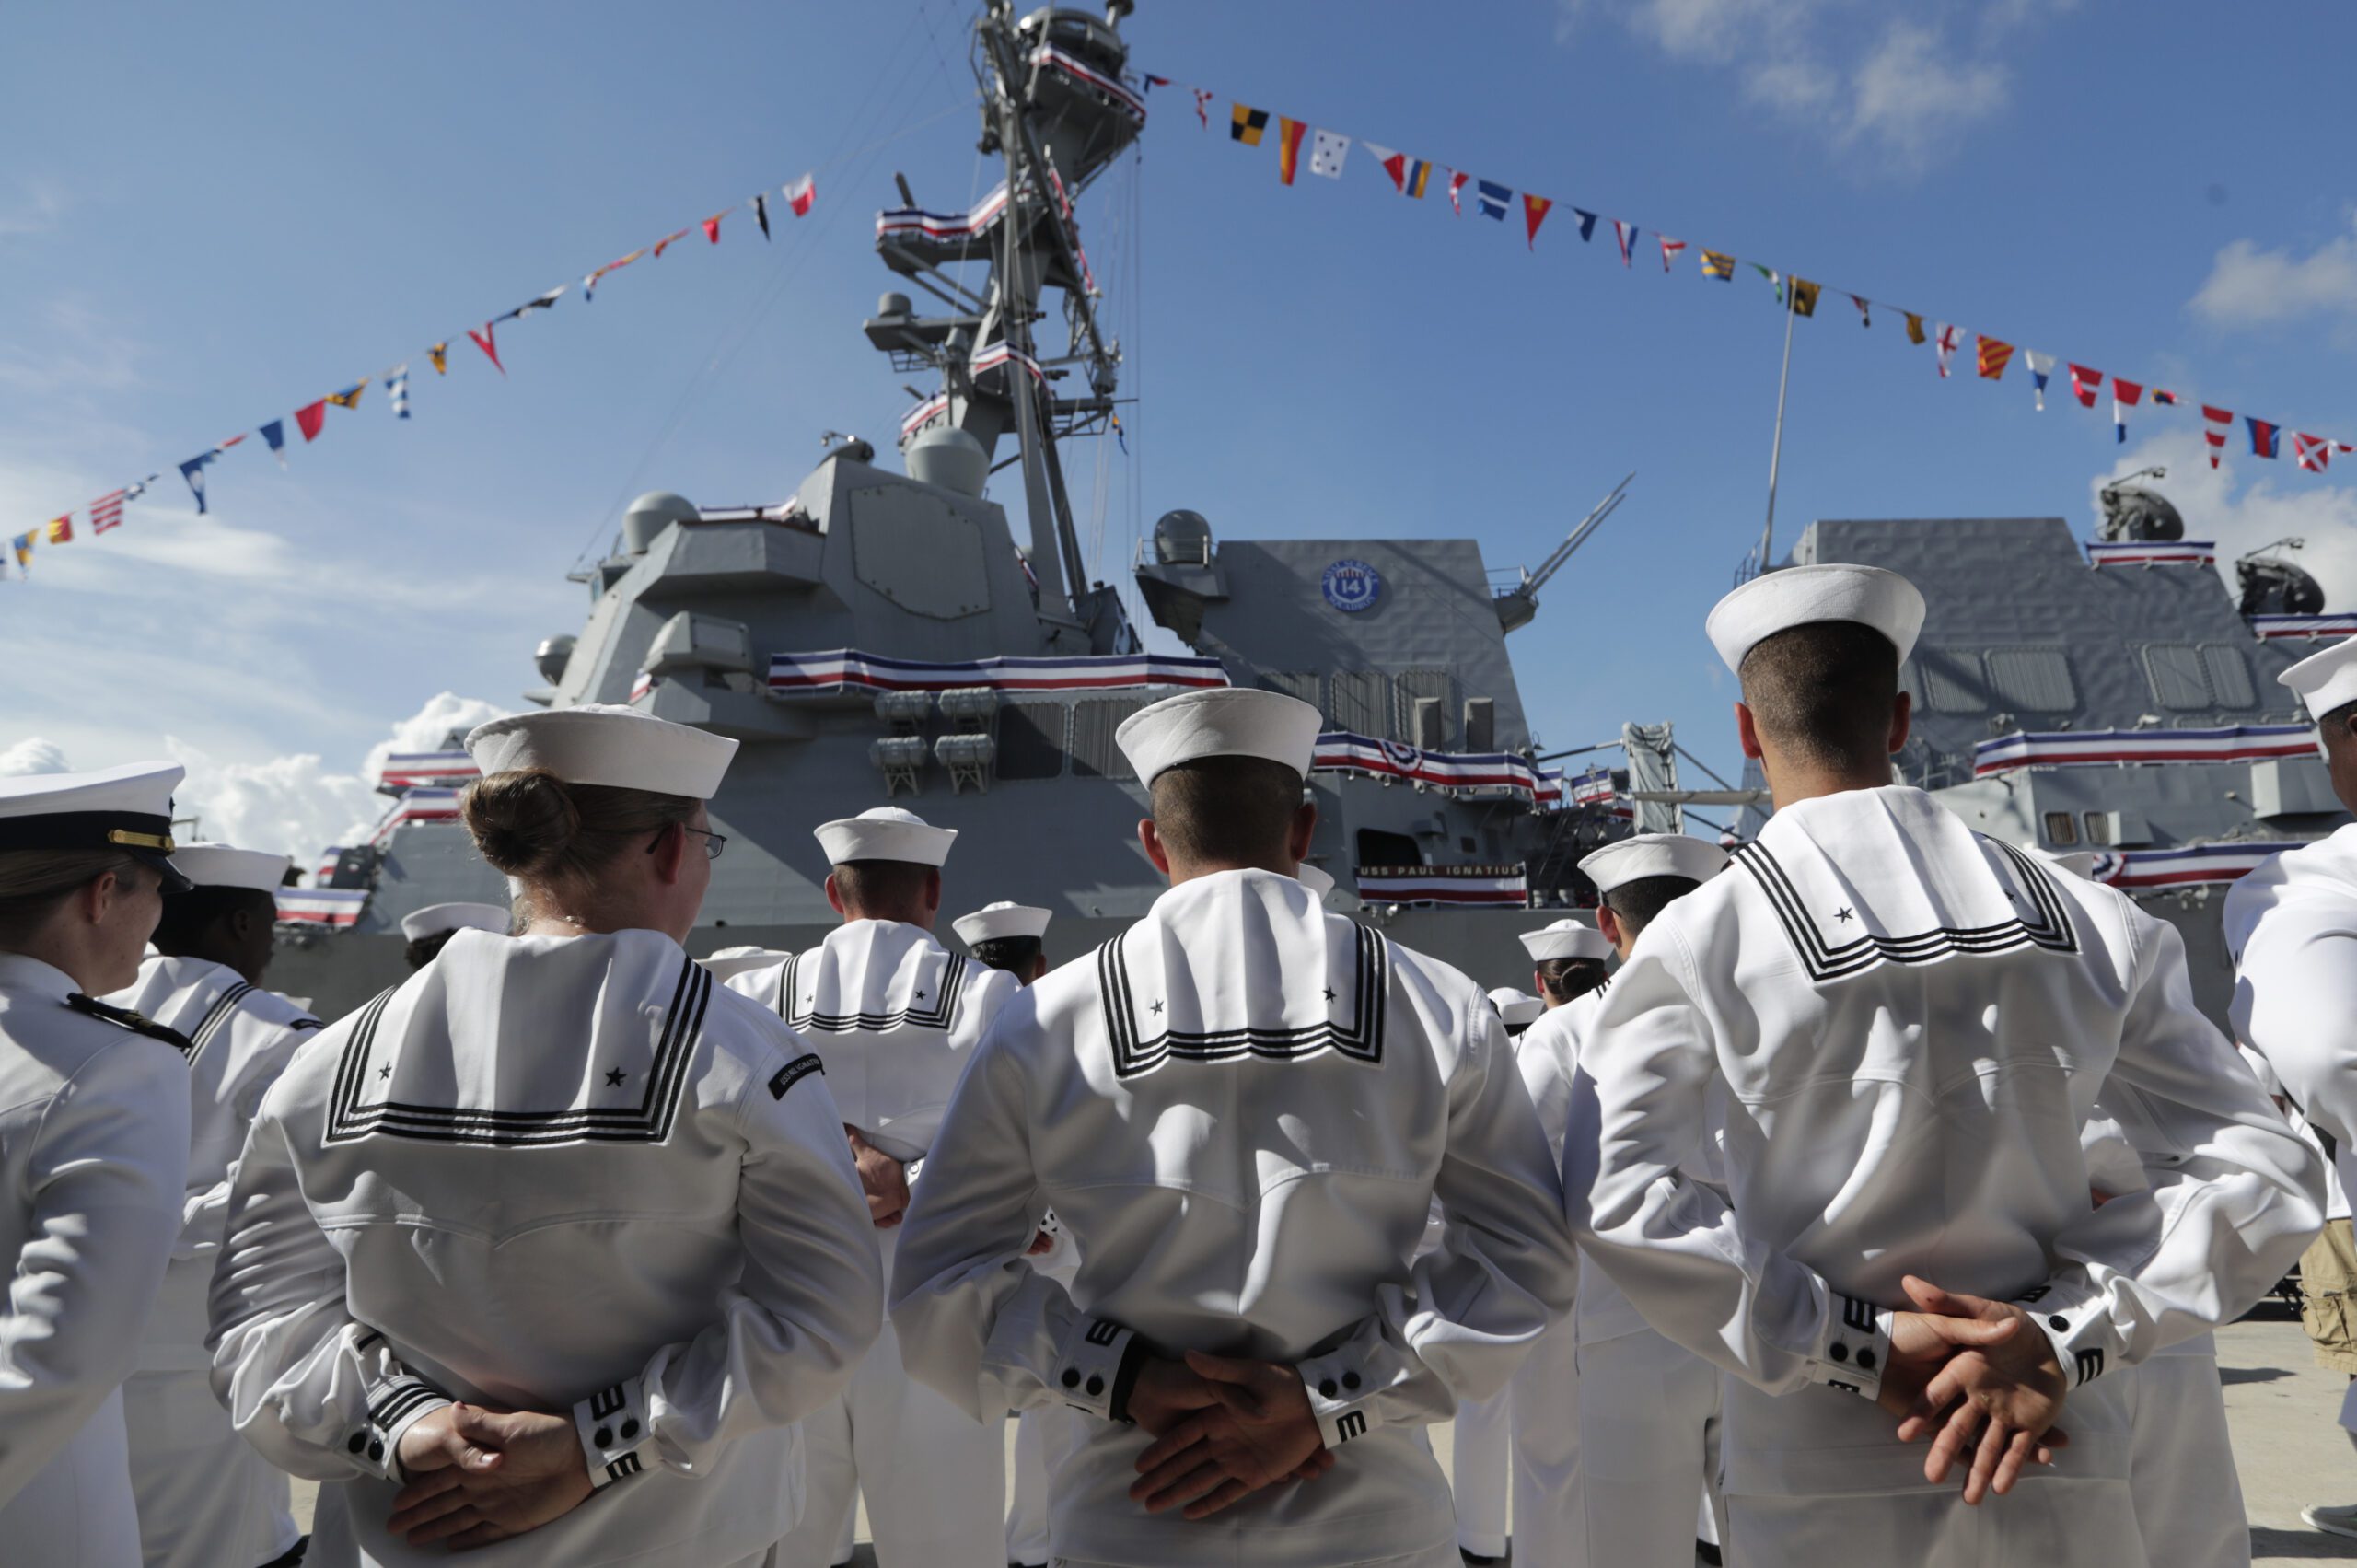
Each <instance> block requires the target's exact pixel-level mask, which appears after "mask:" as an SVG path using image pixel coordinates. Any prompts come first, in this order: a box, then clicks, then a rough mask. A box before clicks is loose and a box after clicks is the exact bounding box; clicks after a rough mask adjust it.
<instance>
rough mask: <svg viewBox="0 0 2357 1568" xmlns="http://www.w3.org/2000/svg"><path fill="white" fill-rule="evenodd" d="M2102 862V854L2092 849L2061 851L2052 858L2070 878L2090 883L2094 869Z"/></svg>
mask: <svg viewBox="0 0 2357 1568" xmlns="http://www.w3.org/2000/svg"><path fill="white" fill-rule="evenodd" d="M2102 860H2103V852H2102V851H2101V850H2093V849H2073V850H2063V851H2061V852H2060V853H2059V854H2056V855H2055V856H2054V863H2055V864H2056V865H2060V866H2061V867H2062V869H2063V870H2065V871H2067V872H2069V873H2070V874H2071V875H2072V876H2073V877H2082V878H2084V880H2086V881H2089V882H2092V881H2094V880H2095V877H2096V865H2099V864H2101V862H2102Z"/></svg>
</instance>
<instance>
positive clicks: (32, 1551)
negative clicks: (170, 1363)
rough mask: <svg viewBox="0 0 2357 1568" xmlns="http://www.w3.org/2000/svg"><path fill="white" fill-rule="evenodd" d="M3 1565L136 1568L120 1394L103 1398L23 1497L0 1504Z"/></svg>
mask: <svg viewBox="0 0 2357 1568" xmlns="http://www.w3.org/2000/svg"><path fill="white" fill-rule="evenodd" d="M0 1562H5V1563H6V1564H8V1565H9V1568H15V1565H16V1564H17V1563H19V1562H22V1563H24V1564H26V1565H27V1568H31V1565H32V1564H35V1563H38V1564H40V1568H139V1519H138V1515H137V1510H136V1509H135V1508H134V1506H133V1504H132V1501H131V1460H130V1458H128V1456H127V1453H126V1449H125V1445H124V1442H123V1433H122V1389H120V1388H118V1389H116V1390H115V1391H114V1392H113V1393H111V1394H109V1395H108V1396H107V1398H106V1402H105V1403H104V1404H102V1405H100V1406H99V1408H98V1409H97V1410H96V1411H93V1412H92V1413H91V1416H90V1419H89V1420H88V1421H87V1422H85V1423H82V1430H81V1431H79V1432H77V1433H75V1434H74V1437H73V1440H72V1441H71V1442H69V1443H67V1444H66V1445H65V1446H64V1447H63V1448H60V1449H59V1450H58V1451H57V1457H56V1458H53V1459H52V1460H50V1462H49V1463H48V1464H47V1465H46V1466H44V1467H43V1468H42V1469H41V1472H40V1473H39V1474H37V1475H35V1476H34V1477H33V1478H32V1480H31V1481H27V1482H26V1483H25V1489H24V1490H23V1491H22V1492H19V1493H17V1495H16V1496H14V1497H12V1498H10V1499H9V1500H8V1501H7V1503H6V1504H0Z"/></svg>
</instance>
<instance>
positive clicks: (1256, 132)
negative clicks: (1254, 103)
mask: <svg viewBox="0 0 2357 1568" xmlns="http://www.w3.org/2000/svg"><path fill="white" fill-rule="evenodd" d="M1268 129H1269V111H1268V110H1265V109H1254V108H1253V107H1251V106H1250V105H1249V104H1243V103H1239V104H1237V106H1236V110H1235V112H1234V113H1232V114H1231V115H1230V116H1229V117H1228V125H1227V134H1228V135H1229V136H1230V137H1231V138H1233V139H1234V140H1236V141H1239V142H1241V143H1243V144H1244V145H1246V146H1248V147H1257V146H1259V145H1260V137H1261V136H1262V134H1265V133H1266V132H1267V131H1268Z"/></svg>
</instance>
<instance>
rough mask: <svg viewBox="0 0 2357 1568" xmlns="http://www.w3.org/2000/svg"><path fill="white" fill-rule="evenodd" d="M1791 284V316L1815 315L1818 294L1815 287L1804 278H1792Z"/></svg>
mask: <svg viewBox="0 0 2357 1568" xmlns="http://www.w3.org/2000/svg"><path fill="white" fill-rule="evenodd" d="M1792 283H1793V314H1794V315H1795V316H1814V315H1816V314H1817V294H1818V292H1819V290H1818V288H1817V285H1815V284H1813V283H1811V282H1809V281H1808V279H1806V278H1794V279H1793V280H1792Z"/></svg>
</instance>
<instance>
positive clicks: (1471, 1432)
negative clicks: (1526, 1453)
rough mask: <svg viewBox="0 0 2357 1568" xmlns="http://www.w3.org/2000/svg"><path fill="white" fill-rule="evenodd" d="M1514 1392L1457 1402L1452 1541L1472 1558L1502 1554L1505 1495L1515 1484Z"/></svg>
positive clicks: (1451, 1467)
mask: <svg viewBox="0 0 2357 1568" xmlns="http://www.w3.org/2000/svg"><path fill="white" fill-rule="evenodd" d="M1512 1400H1513V1393H1512V1390H1510V1389H1505V1388H1501V1389H1500V1390H1498V1392H1497V1394H1496V1395H1495V1396H1494V1397H1492V1398H1491V1399H1486V1400H1460V1401H1459V1402H1458V1404H1457V1430H1456V1433H1455V1434H1454V1436H1455V1444H1454V1446H1453V1447H1452V1448H1451V1450H1450V1454H1449V1463H1448V1484H1449V1490H1450V1491H1451V1492H1453V1493H1456V1497H1457V1546H1458V1547H1459V1548H1460V1549H1462V1550H1464V1551H1469V1552H1471V1553H1472V1554H1473V1555H1474V1556H1476V1557H1504V1555H1505V1554H1506V1498H1507V1496H1508V1494H1509V1493H1511V1491H1512V1489H1513V1485H1514V1429H1513V1420H1514V1412H1513V1406H1512Z"/></svg>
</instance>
